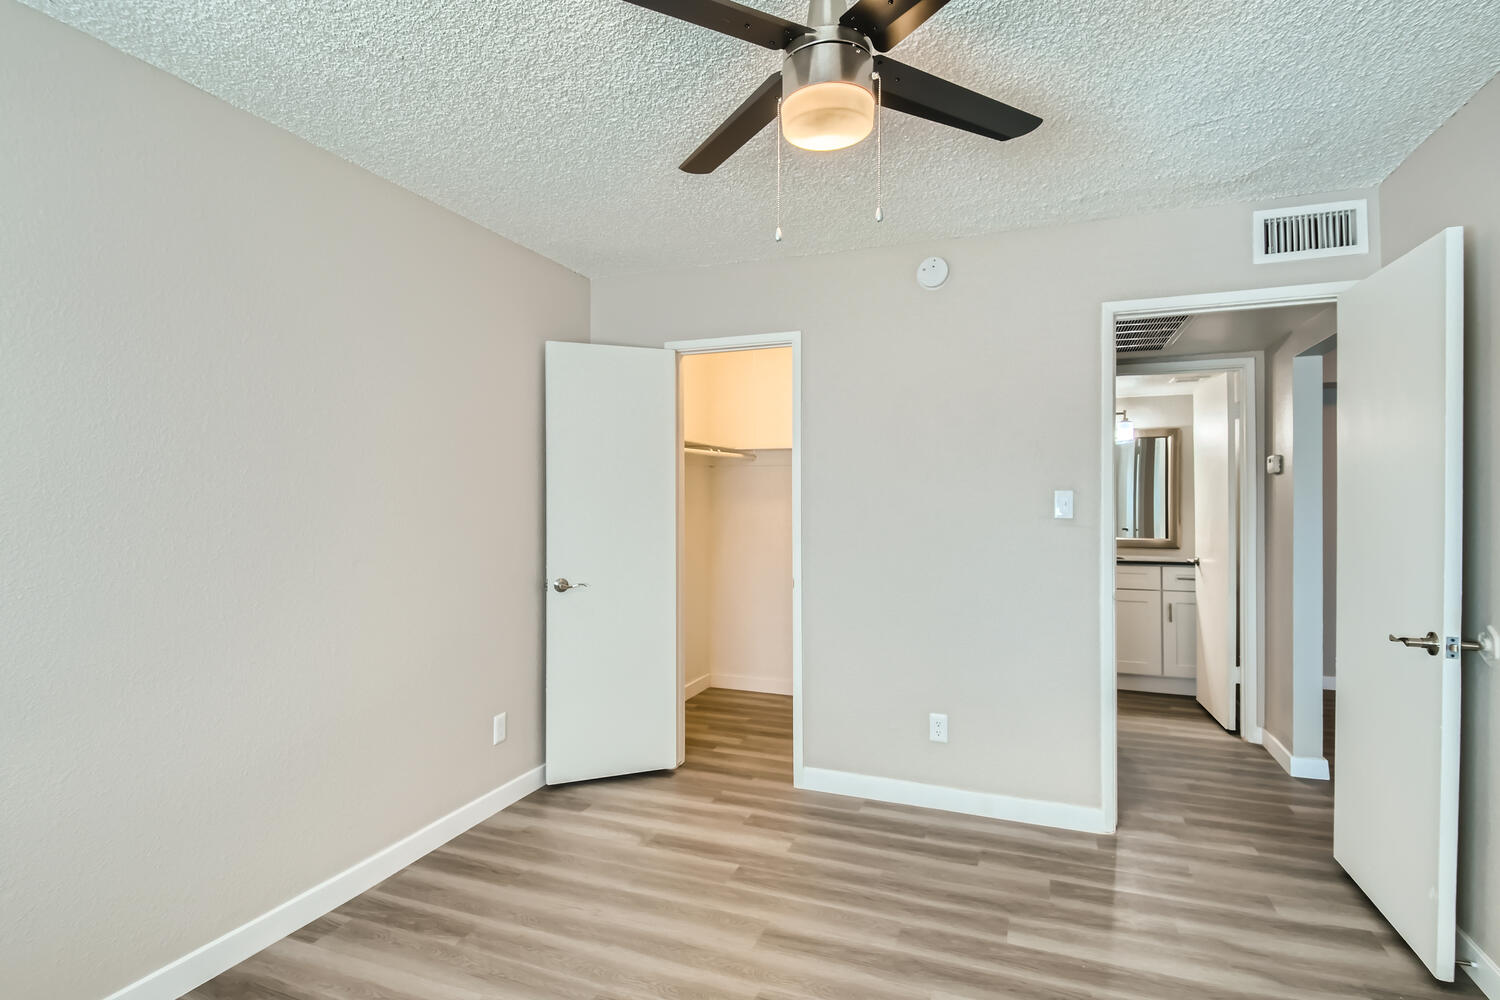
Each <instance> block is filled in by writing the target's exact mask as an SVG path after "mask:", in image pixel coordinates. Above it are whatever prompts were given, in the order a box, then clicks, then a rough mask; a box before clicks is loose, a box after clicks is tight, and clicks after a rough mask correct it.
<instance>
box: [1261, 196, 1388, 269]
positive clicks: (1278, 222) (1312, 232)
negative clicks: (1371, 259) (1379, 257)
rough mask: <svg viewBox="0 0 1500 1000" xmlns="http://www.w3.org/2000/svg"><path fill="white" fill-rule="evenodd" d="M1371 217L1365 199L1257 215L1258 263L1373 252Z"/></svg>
mask: <svg viewBox="0 0 1500 1000" xmlns="http://www.w3.org/2000/svg"><path fill="white" fill-rule="evenodd" d="M1368 216H1369V208H1368V203H1367V202H1365V201H1364V200H1363V199H1361V200H1359V201H1337V202H1331V203H1330V204H1327V205H1299V206H1297V207H1295V208H1274V209H1270V210H1267V211H1263V212H1256V213H1255V217H1254V223H1253V228H1254V232H1253V234H1252V239H1253V240H1254V256H1255V263H1257V264H1266V263H1269V262H1271V261H1282V260H1311V259H1312V258H1314V257H1342V256H1344V255H1345V254H1359V253H1369V251H1370V240H1369V227H1368V221H1369V219H1368Z"/></svg>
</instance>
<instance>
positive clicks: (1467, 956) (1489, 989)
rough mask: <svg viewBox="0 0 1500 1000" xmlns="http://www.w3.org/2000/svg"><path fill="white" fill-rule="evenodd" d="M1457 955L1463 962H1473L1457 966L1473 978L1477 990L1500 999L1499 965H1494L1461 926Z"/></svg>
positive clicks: (1492, 999)
mask: <svg viewBox="0 0 1500 1000" xmlns="http://www.w3.org/2000/svg"><path fill="white" fill-rule="evenodd" d="M1458 957H1459V958H1460V959H1462V960H1464V961H1465V962H1472V963H1474V964H1473V965H1461V966H1459V968H1460V969H1463V970H1464V972H1466V973H1468V975H1469V978H1470V979H1472V980H1474V985H1476V986H1478V987H1479V992H1481V993H1483V994H1484V995H1485V996H1487V997H1489V998H1490V1000H1500V965H1496V964H1495V960H1494V959H1493V958H1491V957H1490V956H1488V955H1486V954H1485V953H1484V952H1483V951H1481V950H1480V948H1479V945H1477V944H1475V943H1474V939H1473V938H1471V937H1469V935H1467V934H1465V933H1464V932H1463V928H1459V931H1458Z"/></svg>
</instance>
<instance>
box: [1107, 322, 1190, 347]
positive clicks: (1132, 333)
mask: <svg viewBox="0 0 1500 1000" xmlns="http://www.w3.org/2000/svg"><path fill="white" fill-rule="evenodd" d="M1192 318H1193V317H1192V316H1191V315H1181V316H1147V317H1144V318H1142V319H1117V320H1115V351H1116V353H1119V354H1139V353H1141V352H1142V351H1159V350H1161V349H1163V348H1164V347H1166V346H1167V345H1168V344H1170V343H1171V342H1172V341H1174V340H1176V339H1177V335H1178V334H1179V333H1181V332H1182V328H1183V327H1184V326H1186V325H1187V321H1188V320H1190V319H1192Z"/></svg>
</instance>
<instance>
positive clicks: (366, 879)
mask: <svg viewBox="0 0 1500 1000" xmlns="http://www.w3.org/2000/svg"><path fill="white" fill-rule="evenodd" d="M544 773H545V767H543V766H541V765H538V766H537V767H534V768H532V769H531V770H529V771H527V772H525V773H524V774H522V775H520V776H518V777H516V778H512V779H511V780H510V781H507V782H506V783H505V784H503V785H501V786H500V787H499V788H496V789H494V790H493V791H489V792H486V793H485V794H483V795H481V796H479V798H477V799H475V800H474V801H472V802H469V803H467V804H466V805H462V806H459V807H458V808H457V809H455V810H453V811H452V812H450V813H449V814H448V815H446V816H443V817H442V818H440V819H436V820H434V821H433V822H431V823H429V824H427V825H426V826H424V827H422V829H420V830H418V831H416V832H415V833H412V834H409V835H408V836H406V837H403V838H401V839H400V840H398V841H396V842H395V843H394V844H391V845H390V846H389V847H385V848H382V849H381V850H379V851H376V852H375V853H374V854H372V855H370V856H369V857H368V858H365V859H364V860H363V861H361V862H359V863H357V864H355V865H353V866H352V867H349V868H346V869H345V870H343V871H342V872H339V873H338V874H337V875H334V876H333V877H332V878H329V879H325V880H324V881H322V882H319V883H318V884H317V885H315V886H313V887H312V888H310V889H308V890H306V891H305V892H302V893H300V894H299V895H296V896H293V897H292V898H291V899H289V900H287V901H286V902H284V903H281V904H278V905H277V906H274V907H272V908H271V909H269V910H267V911H266V912H265V913H262V914H261V915H260V916H258V917H256V918H254V919H253V920H251V921H249V922H248V923H245V924H241V925H240V926H239V927H236V928H235V929H234V930H231V931H229V932H227V933H225V934H222V935H220V936H219V937H217V938H215V939H214V940H212V941H210V942H208V943H207V944H205V945H203V946H202V947H199V948H195V949H194V950H192V951H190V952H188V953H187V954H186V955H183V956H182V957H181V958H179V959H176V960H175V961H172V962H169V963H168V964H166V965H164V966H162V967H161V968H160V969H157V970H156V971H155V972H151V973H148V974H146V975H145V976H142V977H141V978H140V979H137V980H136V981H135V982H133V983H131V984H130V985H129V986H125V987H123V988H121V989H119V990H116V991H115V992H114V993H111V994H110V995H109V996H108V997H106V998H105V1000H177V998H178V997H180V996H182V995H183V994H184V993H187V992H188V991H190V990H194V989H196V988H198V987H199V986H201V985H203V984H204V983H206V982H208V981H209V980H210V979H212V978H213V977H215V976H217V975H218V974H219V973H221V972H223V971H225V970H226V969H231V968H233V967H234V966H236V965H238V964H239V963H241V962H243V961H244V960H245V959H247V958H249V957H250V956H251V955H254V954H255V953H256V952H258V951H260V950H261V949H262V948H266V947H268V946H270V945H272V944H275V943H276V942H277V941H280V940H281V939H282V938H284V937H286V936H287V935H288V934H290V933H292V932H293V931H295V930H297V929H298V928H299V927H302V926H304V925H306V924H308V923H311V922H312V921H314V920H316V919H317V918H319V917H321V916H323V914H325V913H328V912H329V911H331V910H334V909H337V908H338V907H340V906H342V905H343V904H345V903H347V902H348V901H349V900H351V899H353V898H354V897H355V896H358V895H359V894H360V893H362V892H364V891H365V890H367V889H369V888H371V887H372V886H374V885H376V884H378V883H380V882H382V881H384V880H385V879H387V878H390V877H391V876H392V875H394V874H396V873H397V872H398V871H400V870H401V869H403V868H405V867H406V866H407V865H409V864H411V863H412V862H414V861H416V860H418V859H419V858H421V857H423V856H424V855H427V854H430V853H431V852H433V851H435V850H437V849H438V848H439V847H442V846H443V845H444V844H446V843H447V842H448V841H450V840H452V839H453V838H454V837H457V836H458V835H459V834H461V833H463V832H464V831H465V830H468V829H469V828H470V827H473V826H477V825H478V824H480V823H482V822H484V821H485V820H487V819H489V818H490V817H491V816H493V815H495V814H496V813H498V812H500V810H502V809H504V808H506V807H507V806H509V805H512V804H513V803H516V802H519V801H520V800H521V799H523V798H525V797H526V796H528V795H530V794H531V793H532V792H534V791H536V790H537V789H538V788H541V787H542V781H543V776H544Z"/></svg>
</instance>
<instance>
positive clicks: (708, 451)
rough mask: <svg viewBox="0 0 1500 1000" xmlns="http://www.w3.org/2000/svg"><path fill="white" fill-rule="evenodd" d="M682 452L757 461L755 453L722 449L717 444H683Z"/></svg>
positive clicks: (735, 449) (691, 442)
mask: <svg viewBox="0 0 1500 1000" xmlns="http://www.w3.org/2000/svg"><path fill="white" fill-rule="evenodd" d="M682 450H683V451H690V452H692V453H693V454H695V455H722V456H724V457H725V458H743V459H746V460H747V461H751V462H753V461H755V452H753V451H742V450H741V449H739V448H720V447H719V446H718V445H716V444H701V443H699V442H697V441H684V442H682Z"/></svg>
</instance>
